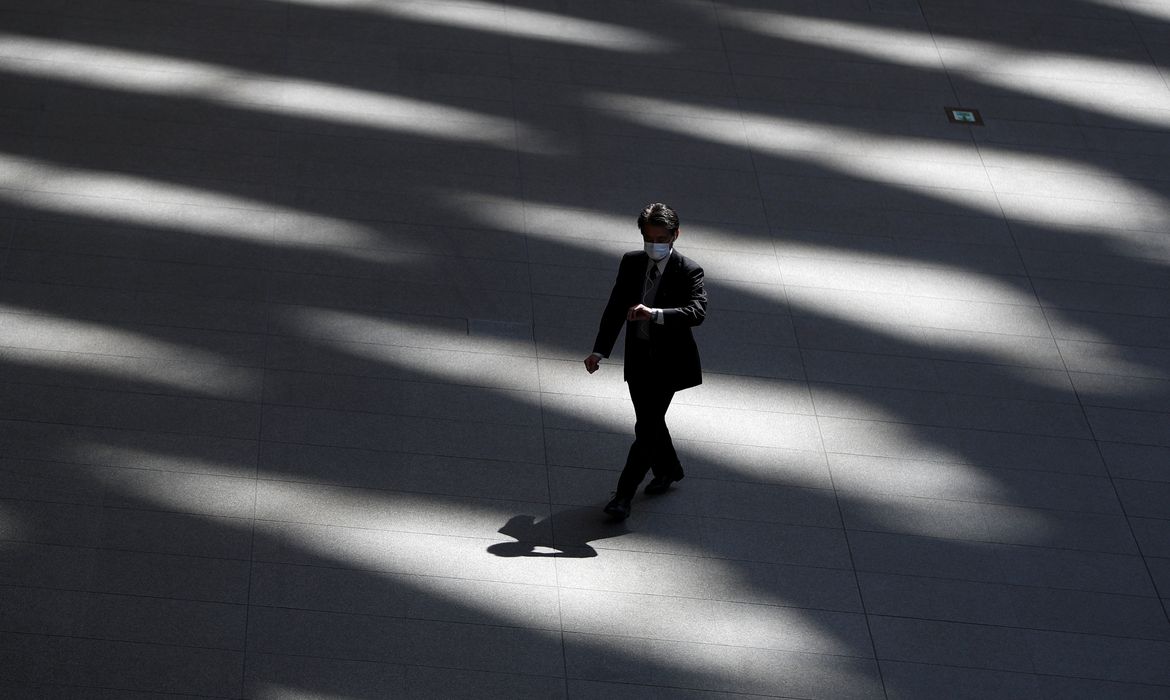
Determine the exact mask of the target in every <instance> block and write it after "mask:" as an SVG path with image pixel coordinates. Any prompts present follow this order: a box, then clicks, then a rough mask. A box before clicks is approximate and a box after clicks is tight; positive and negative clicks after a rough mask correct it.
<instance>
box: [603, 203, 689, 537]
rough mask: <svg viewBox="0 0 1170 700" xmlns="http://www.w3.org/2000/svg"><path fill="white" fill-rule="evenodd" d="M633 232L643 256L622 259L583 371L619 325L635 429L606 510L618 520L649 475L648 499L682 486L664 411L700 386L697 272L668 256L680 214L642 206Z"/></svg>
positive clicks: (610, 344)
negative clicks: (695, 329)
mask: <svg viewBox="0 0 1170 700" xmlns="http://www.w3.org/2000/svg"><path fill="white" fill-rule="evenodd" d="M638 229H639V230H640V231H641V232H642V241H643V248H644V249H643V250H638V251H633V252H630V253H626V254H625V255H624V256H623V257H622V260H621V263H620V264H619V265H618V275H617V282H615V283H614V285H613V291H612V292H611V293H610V295H609V303H608V304H606V306H605V311H604V312H603V313H602V315H601V326H600V328H599V329H598V331H597V340H596V341H594V343H593V354H591V355H589V357H586V358H585V369H586V370H588V371H589V373H590V374H593V373H594V372H596V371H597V369H598V366H599V365H600V364H601V360H602V359H604V358H607V357H609V354H610V352H611V351H612V350H613V345H614V343H615V342H616V341H617V336H618V333H619V332H621V329H622V326H623V325H624V326H625V328H626V353H625V361H626V362H625V373H624V374H625V380H626V384H627V386H628V388H629V390H630V400H631V401H633V403H634V414H635V416H636V422H635V423H634V444H633V445H631V446H630V453H629V456H628V457H627V458H626V465H625V468H624V469H623V470H622V474H621V477H620V478H619V479H618V485H617V491H616V492H615V493H614V498H613V500H612V501H610V502H609V504H608V505H606V506H605V512H606V513H607V514H608V515H610V516H611V517H612V518H614V519H616V520H625V519H626V518H628V517H629V515H630V502H631V500H633V498H634V494H635V493H636V492H637V490H638V485H639V484H641V483H642V479H643V478H645V476H646V472H647V471H649V470H652V471H653V472H654V478H653V479H652V480H651V481H650V483H649V484H647V486H646V493H647V494H648V495H652V496H653V495H658V494H663V493H666V491H667V490H668V489H669V488H670V485H671V484H672V483H673V482H675V481H681V480H682V478H683V468H682V464H680V463H679V461H678V455H677V454H675V451H674V444H673V443H672V442H671V440H670V431H669V430H667V428H666V409H668V408H670V401H671V399H672V398H674V394H675V392H676V391H682V390H683V389H689V388H690V387H693V386H698V385H699V384H701V383H702V382H703V371H702V368H701V367H700V365H699V350H698V347H697V346H696V345H695V338H694V335H692V333H691V327H692V326H697V325H699V324H700V323H702V322H703V319H704V317H705V316H706V314H707V293H706V292H705V291H703V268H701V267H699V266H698V265H697V264H695V262H694V261H692V260H690V259H688V258H685V257H683V256H682V255H681V254H680V253H679V252H678V251H676V250H674V243H675V241H677V240H678V237H679V233H680V231H679V225H678V214H676V213H675V211H674V210H673V209H671V208H670V207H668V206H667V205H665V204H662V203H660V202H655V203H653V204H649V205H647V206H646V208H645V209H643V210H642V213H641V214H640V215H639V216H638Z"/></svg>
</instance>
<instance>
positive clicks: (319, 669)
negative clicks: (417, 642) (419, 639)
mask: <svg viewBox="0 0 1170 700" xmlns="http://www.w3.org/2000/svg"><path fill="white" fill-rule="evenodd" d="M246 661H247V662H246V664H245V666H244V673H245V675H244V694H245V695H247V696H249V697H271V696H276V695H282V694H297V695H304V696H309V697H312V696H313V695H318V696H320V695H342V694H344V695H345V696H346V697H352V698H376V697H379V696H385V695H386V694H387V693H402V692H404V688H405V685H406V669H405V667H403V666H401V665H397V664H383V663H373V662H369V661H351V660H342V659H324V658H313V657H305V656H283V655H280V654H266V653H257V652H251V653H249V654H248V655H247V658H246Z"/></svg>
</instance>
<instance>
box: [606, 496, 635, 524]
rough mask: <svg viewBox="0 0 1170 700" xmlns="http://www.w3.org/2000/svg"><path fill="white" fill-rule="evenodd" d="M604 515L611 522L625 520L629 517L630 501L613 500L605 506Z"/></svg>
mask: <svg viewBox="0 0 1170 700" xmlns="http://www.w3.org/2000/svg"><path fill="white" fill-rule="evenodd" d="M605 513H606V515H608V516H609V517H610V518H612V519H613V520H625V519H626V518H628V517H630V499H628V498H615V499H613V500H612V501H610V502H609V504H607V505H606V506H605Z"/></svg>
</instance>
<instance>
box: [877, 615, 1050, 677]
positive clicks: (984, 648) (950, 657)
mask: <svg viewBox="0 0 1170 700" xmlns="http://www.w3.org/2000/svg"><path fill="white" fill-rule="evenodd" d="M868 620H869V626H870V630H871V631H872V633H873V644H874V648H875V649H877V656H878V659H880V660H881V662H882V666H883V668H884V667H885V662H886V661H896V662H903V663H918V664H931V665H938V666H946V665H948V664H956V663H962V664H963V665H964V666H968V667H971V668H979V669H994V670H1000V671H1017V672H1021V673H1028V672H1030V671H1032V659H1031V654H1030V651H1031V648H1030V646H1029V642H1030V639H1029V637H1028V633H1027V631H1025V630H1020V629H1013V628H1010V627H992V626H985V625H972V624H964V623H956V622H939V621H935V620H920V619H912V618H902V617H886V616H883V615H869V616H868ZM895 687H897V685H895Z"/></svg>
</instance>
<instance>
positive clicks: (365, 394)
mask: <svg viewBox="0 0 1170 700" xmlns="http://www.w3.org/2000/svg"><path fill="white" fill-rule="evenodd" d="M434 379H438V380H441V379H443V378H441V377H436V378H434ZM264 392H265V394H264V401H265V403H266V404H269V405H279V406H306V407H312V408H327V409H338V410H348V411H365V412H370V413H381V414H389V415H415V416H421V417H430V418H446V419H449V420H461V419H462V420H476V419H479V420H482V419H485V418H486V419H489V420H490V421H492V422H500V423H509V424H514V425H536V424H539V423H540V401H539V398H538V397H537V396H536V395H535V394H534V393H531V392H516V391H509V390H506V389H499V388H490V389H489V388H486V387H476V386H457V385H456V386H452V385H450V384H447V383H445V382H442V381H395V380H387V379H376V378H371V377H347V376H338V375H335V374H324V373H310V372H296V373H292V372H277V371H270V372H266V373H265V375H264Z"/></svg>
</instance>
